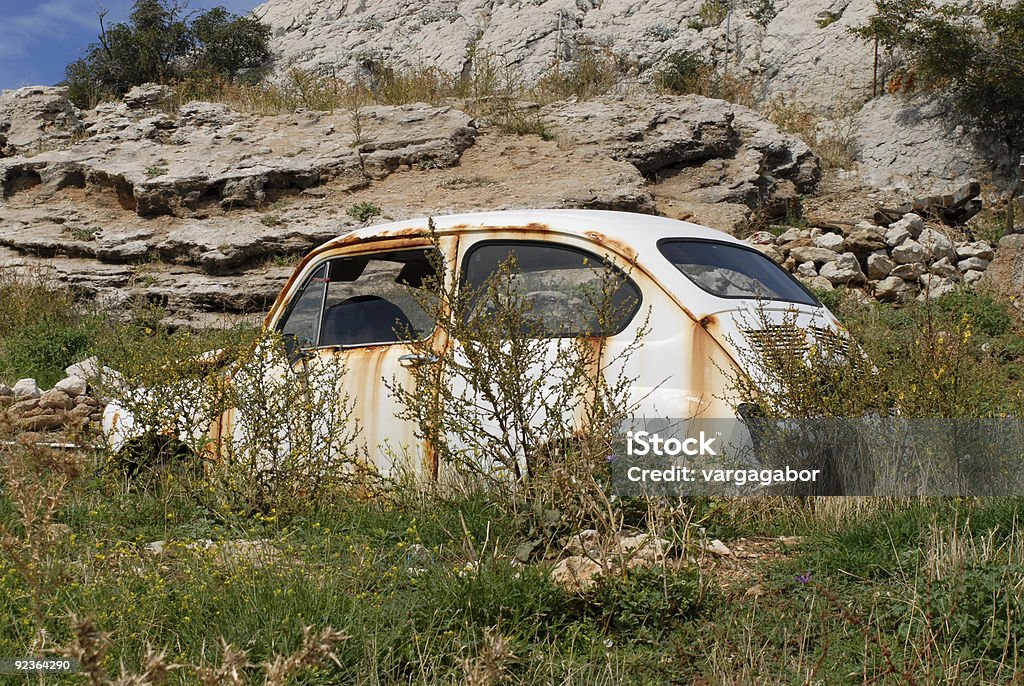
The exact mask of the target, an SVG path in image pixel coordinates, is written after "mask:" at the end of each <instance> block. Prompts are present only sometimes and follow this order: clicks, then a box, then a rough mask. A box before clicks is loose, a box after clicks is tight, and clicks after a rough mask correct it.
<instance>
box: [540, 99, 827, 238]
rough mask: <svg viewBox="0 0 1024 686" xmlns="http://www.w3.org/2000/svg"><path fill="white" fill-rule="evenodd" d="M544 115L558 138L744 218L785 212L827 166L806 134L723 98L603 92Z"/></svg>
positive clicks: (678, 195) (688, 199)
mask: <svg viewBox="0 0 1024 686" xmlns="http://www.w3.org/2000/svg"><path fill="white" fill-rule="evenodd" d="M540 114H541V117H542V118H543V119H544V121H545V122H546V123H547V125H548V128H549V129H550V130H551V131H552V132H553V133H554V134H555V135H556V136H557V137H558V138H559V140H562V141H565V142H567V143H568V144H570V145H572V147H573V148H574V149H577V150H581V151H583V152H586V151H593V152H599V153H601V154H604V155H608V156H610V157H612V158H613V159H615V160H619V161H623V162H628V163H629V164H631V165H632V166H634V167H635V168H636V169H637V170H638V171H639V172H640V173H641V174H642V175H643V176H644V177H646V178H648V179H651V180H653V181H655V183H656V186H657V190H658V192H659V194H660V195H662V196H665V197H668V198H671V199H673V200H675V201H678V202H679V203H684V204H691V205H697V206H710V205H727V206H736V207H741V208H743V210H744V212H742V213H741V216H740V217H739V218H740V219H743V218H744V216H745V215H749V211H750V210H752V209H754V208H757V209H759V210H760V211H762V212H767V213H768V214H772V213H775V214H780V215H781V214H785V212H786V211H787V210H788V209H792V208H793V207H794V203H795V202H796V198H797V195H798V194H799V193H805V192H808V191H810V190H811V189H812V188H813V187H814V186H815V184H816V183H817V181H818V177H819V173H820V172H819V161H818V158H817V157H816V156H815V155H814V153H812V152H811V151H810V149H809V148H808V147H807V146H806V145H805V144H804V143H803V142H802V141H800V140H799V139H797V138H795V137H794V136H791V135H789V134H786V133H783V132H782V131H780V130H779V129H778V128H777V127H776V126H774V125H773V124H771V123H769V122H767V121H766V120H765V119H764V117H762V116H761V115H759V114H757V113H755V112H753V111H752V110H749V109H747V108H745V107H741V106H739V105H733V104H730V103H727V102H725V101H723V100H714V99H709V98H703V97H700V96H696V95H687V96H679V97H672V96H653V95H643V94H640V95H636V94H634V95H631V96H630V97H628V98H627V97H619V96H602V97H599V98H596V99H593V100H587V101H584V102H562V103H555V104H553V105H549V106H547V107H545V108H543V109H542V110H541V112H540ZM716 228H720V229H723V230H727V231H728V230H730V229H731V228H732V227H722V226H716Z"/></svg>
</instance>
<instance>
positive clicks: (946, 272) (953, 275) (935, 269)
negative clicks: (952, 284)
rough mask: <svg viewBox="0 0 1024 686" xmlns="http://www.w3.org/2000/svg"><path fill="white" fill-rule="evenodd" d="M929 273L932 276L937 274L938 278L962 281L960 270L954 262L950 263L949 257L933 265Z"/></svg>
mask: <svg viewBox="0 0 1024 686" xmlns="http://www.w3.org/2000/svg"><path fill="white" fill-rule="evenodd" d="M928 271H929V272H931V273H932V274H936V275H937V276H941V277H944V278H947V279H953V280H954V281H959V280H960V272H959V270H958V269H957V268H956V266H955V265H954V264H953V263H952V262H950V261H949V258H948V257H943V258H942V259H940V260H938V261H937V262H935V263H934V264H932V265H931V267H929V268H928Z"/></svg>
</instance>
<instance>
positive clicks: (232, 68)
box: [64, 0, 270, 107]
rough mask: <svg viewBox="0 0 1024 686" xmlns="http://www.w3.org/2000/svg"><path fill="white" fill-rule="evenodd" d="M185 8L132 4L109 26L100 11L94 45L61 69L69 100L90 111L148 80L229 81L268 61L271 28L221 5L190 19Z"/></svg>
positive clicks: (167, 1)
mask: <svg viewBox="0 0 1024 686" xmlns="http://www.w3.org/2000/svg"><path fill="white" fill-rule="evenodd" d="M186 10H187V3H184V2H176V1H174V0H135V3H134V5H133V6H132V11H131V13H130V14H129V16H128V21H126V22H124V23H117V24H114V25H113V26H109V27H108V26H106V24H105V23H104V18H105V16H106V10H103V11H101V12H100V33H99V36H98V38H99V41H98V42H96V43H93V44H91V45H90V46H89V47H88V48H87V49H86V50H85V54H84V55H83V56H82V58H80V59H78V60H76V61H74V62H72V63H71V64H69V65H68V66H67V68H66V69H65V80H64V84H65V85H66V86H68V89H69V94H70V98H71V100H72V102H74V103H75V104H76V105H78V106H79V107H89V106H91V105H93V104H95V103H96V102H98V101H100V100H101V99H103V98H108V97H119V96H121V95H123V94H124V93H125V92H126V91H128V89H130V88H131V87H132V86H137V85H139V84H142V83H146V82H147V81H155V82H157V83H170V82H173V81H177V80H182V79H187V78H217V77H220V78H226V79H228V80H229V81H234V80H235V79H236V78H237V77H238V75H239V73H241V72H243V71H245V70H251V69H255V68H257V67H260V66H262V65H263V64H265V63H266V61H267V60H268V58H269V57H270V49H269V47H268V45H267V43H268V40H269V38H270V28H269V27H268V26H265V25H264V24H261V23H260V21H259V20H258V19H256V18H254V17H251V16H250V17H242V16H238V15H235V14H231V13H230V12H228V11H227V10H225V9H224V8H223V7H215V8H213V9H211V10H207V11H206V12H202V13H200V14H198V15H196V16H194V17H193V15H192V14H187V13H186Z"/></svg>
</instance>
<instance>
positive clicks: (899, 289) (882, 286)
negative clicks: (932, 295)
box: [875, 276, 917, 302]
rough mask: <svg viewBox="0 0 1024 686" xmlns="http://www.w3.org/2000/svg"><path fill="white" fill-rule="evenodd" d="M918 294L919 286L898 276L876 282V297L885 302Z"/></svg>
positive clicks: (905, 298)
mask: <svg viewBox="0 0 1024 686" xmlns="http://www.w3.org/2000/svg"><path fill="white" fill-rule="evenodd" d="M916 294H917V286H916V285H915V284H914V283H913V282H910V281H904V280H903V279H901V278H900V277H898V276H890V277H887V278H885V279H882V280H881V281H879V282H878V283H876V284H875V297H876V298H878V299H879V300H881V301H883V302H894V301H904V300H909V299H911V298H913V297H914V296H915V295H916Z"/></svg>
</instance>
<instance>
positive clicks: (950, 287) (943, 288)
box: [917, 274, 956, 300]
mask: <svg viewBox="0 0 1024 686" xmlns="http://www.w3.org/2000/svg"><path fill="white" fill-rule="evenodd" d="M955 290H956V281H954V280H953V279H947V278H945V277H942V276H938V275H937V274H925V275H924V276H922V277H921V294H920V295H919V296H917V297H918V300H932V299H935V298H941V297H942V296H944V295H948V294H949V293H952V292H953V291H955Z"/></svg>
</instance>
